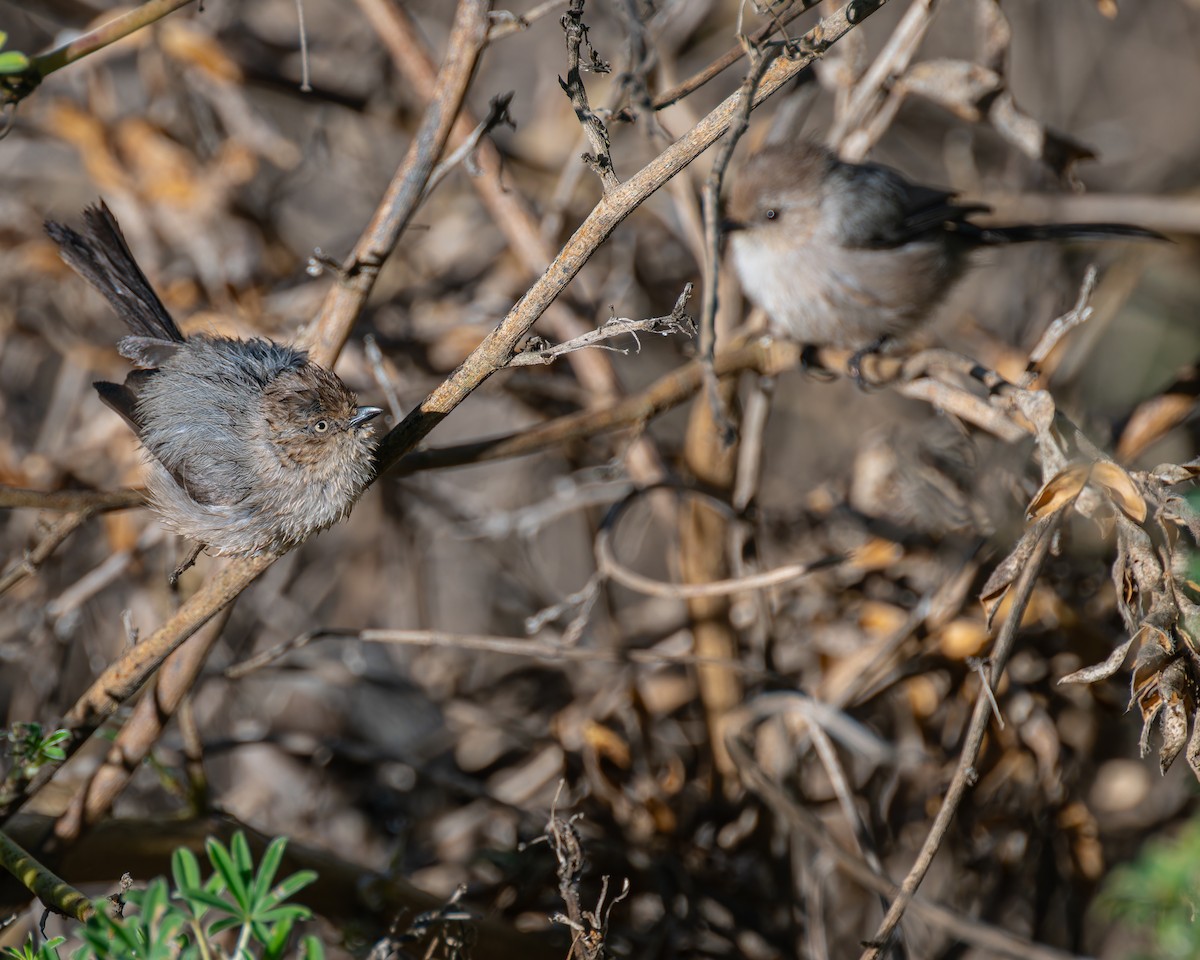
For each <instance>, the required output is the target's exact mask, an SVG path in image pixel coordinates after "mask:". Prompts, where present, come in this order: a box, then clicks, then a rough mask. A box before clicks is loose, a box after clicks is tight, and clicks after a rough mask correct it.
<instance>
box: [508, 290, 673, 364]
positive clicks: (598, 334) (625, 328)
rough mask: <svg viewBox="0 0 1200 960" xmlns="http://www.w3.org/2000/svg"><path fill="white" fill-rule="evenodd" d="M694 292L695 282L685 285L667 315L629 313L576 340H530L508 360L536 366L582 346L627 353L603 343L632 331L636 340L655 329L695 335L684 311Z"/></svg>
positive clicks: (663, 332) (639, 345)
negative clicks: (637, 316)
mask: <svg viewBox="0 0 1200 960" xmlns="http://www.w3.org/2000/svg"><path fill="white" fill-rule="evenodd" d="M691 296H692V285H691V284H690V283H689V284H688V285H687V286H686V287H684V289H683V293H681V294H680V295H679V299H678V300H676V301H675V307H674V308H673V309H672V310H671V312H670V313H668V314H667V315H666V316H665V317H648V318H646V319H644V320H630V319H628V318H627V317H613V318H612V319H611V320H608V321H607V322H606V323H605V324H604V326H602V327H599V328H597V329H596V330H593V331H592V332H591V333H585V334H584V335H583V336H581V337H576V338H575V339H574V340H568V341H567V342H566V343H557V344H552V345H550V346H544V347H543V346H540V345H537V344H536V343H535V344H531V345H529V346H527V347H526V348H525V349H523V350H521V351H520V352H519V353H516V354H513V357H512V359H511V360H509V361H508V366H510V367H525V366H537V365H544V364H549V363H553V362H554V360H555V359H556V358H558V357H561V356H564V355H565V354H568V353H572V352H573V351H575V350H583V349H585V348H587V347H602V348H603V349H605V350H612V351H613V352H615V353H621V354H628V353H629V350H628V349H622V348H620V347H610V346H607V345H605V344H604V341H605V340H612V339H613V338H614V337H620V336H624V335H626V334H630V335H632V336H633V338H634V340H635V341H636V340H637V334H638V333H656V334H658V335H659V336H662V337H667V336H672V335H674V334H683V335H684V336H688V337H690V336H693V335H694V334H695V332H696V328H695V326H694V325H693V323H692V318H691V317H689V316H688V315H687V313H685V312H684V308H685V307H686V306H687V302H688V300H689V299H690V298H691ZM640 351H641V342H640V341H639V342H638V344H637V352H640Z"/></svg>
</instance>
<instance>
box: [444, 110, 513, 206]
mask: <svg viewBox="0 0 1200 960" xmlns="http://www.w3.org/2000/svg"><path fill="white" fill-rule="evenodd" d="M512 99H513V93H512V92H511V91H510V92H508V93H505V94H501V95H499V96H495V97H492V100H491V103H490V104H489V105H488V115H487V116H486V117H484V118H483V120H481V121H480V122H479V123H478V124H476V126H475V129H474V130H472V131H471V135H470V136H469V137H467V138H466V139H464V140H463V141H462V143H460V144H459V145H458V146H457V147H455V148H454V152H453V153H451V154H450V155H449V156H448V157H446V159H445V160H443V161H442V162H441V163H439V164H438V165H437V166H436V167H435V168H434V170H433V173H431V174H430V175H429V183H427V184H426V185H425V196H426V197H427V196H429V195H430V194H431V193H433V191H434V190H435V189H437V185H438V184H439V183H441V182H442V180H443V179H444V178H445V177H446V175H447V174H448V173H450V171H451V170H453V169H454V168H455V167H457V166H458V165H459V164H460V163H462V162H463V161H464V160H466V159H467V157H468V156H470V155H471V151H473V150H474V149H475V148H476V147H478V146H479V141H481V140H482V139H483V138H484V137H486V136H487V135H488V134H489V133H491V132H492V131H493V130H495V129H496V128H497V127H499V126H506V127H511V128H512V129H513V130H516V129H517V125H516V124H515V123H514V122H513V118H512V116H511V115H510V114H509V112H508V107H509V104H511V103H512Z"/></svg>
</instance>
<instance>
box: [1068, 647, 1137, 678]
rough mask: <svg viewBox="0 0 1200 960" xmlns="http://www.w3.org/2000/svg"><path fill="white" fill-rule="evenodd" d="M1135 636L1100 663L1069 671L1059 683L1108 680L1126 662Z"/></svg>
mask: <svg viewBox="0 0 1200 960" xmlns="http://www.w3.org/2000/svg"><path fill="white" fill-rule="evenodd" d="M1133 640H1134V638H1133V637H1130V638H1129V639H1128V640H1126V641H1125V642H1124V643H1122V644H1118V645H1117V647H1116V648H1115V649H1114V650H1113V652H1112V653H1110V654H1109V655H1108V656H1107V657H1105V658H1104V659H1103V660H1102V661H1101V662H1100V663H1094V664H1092V665H1091V666H1090V667H1084V668H1083V669H1081V670H1076V671H1075V672H1074V673H1068V674H1067V675H1066V676H1065V677H1061V678H1060V679H1059V681H1058V682H1059V683H1095V682H1096V681H1097V680H1107V679H1108V678H1109V677H1111V676H1112V675H1113V674H1114V673H1116V672H1117V671H1118V670H1119V669H1121V664H1123V663H1124V662H1125V657H1126V656H1127V655H1128V653H1129V648H1130V647H1131V646H1133Z"/></svg>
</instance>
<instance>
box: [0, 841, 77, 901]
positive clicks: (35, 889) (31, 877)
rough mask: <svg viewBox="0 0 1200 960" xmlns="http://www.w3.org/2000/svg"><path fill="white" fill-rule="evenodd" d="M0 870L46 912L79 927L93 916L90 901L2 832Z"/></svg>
mask: <svg viewBox="0 0 1200 960" xmlns="http://www.w3.org/2000/svg"><path fill="white" fill-rule="evenodd" d="M0 867H3V868H4V869H5V870H7V871H8V872H9V873H11V874H12V875H13V876H14V877H16V878H17V880H19V881H20V882H21V883H22V884H23V885H24V886H25V887H26V888H27V889H28V890H29V892H30V893H32V894H33V895H34V896H35V897H37V898H38V900H40V901H41V902H42V903H43V904H44V905H45V907H46V909H47V910H50V911H52V912H54V913H57V914H59V915H60V916H63V917H71V918H72V919H74V920H78V921H80V922H81V923H82V922H84V921H86V920H87V919H88V917H90V916H91V915H92V913H93V912H94V910H93V907H92V901H91V899H90V898H89V897H87V896H86V895H85V894H83V893H80V892H79V891H78V890H76V889H75V888H74V887H72V886H71V885H70V884H69V883H67V882H66V881H65V880H63V879H62V878H61V877H59V876H56V875H55V874H54V873H53V872H51V871H50V869H49V868H48V867H45V866H43V865H42V864H41V863H39V862H38V861H37V860H35V859H34V858H33V857H32V856H31V855H30V854H29V853H28V852H27V851H26V850H25V848H24V847H22V846H21V845H20V844H18V843H17V842H16V841H15V840H13V838H12V837H10V836H9V835H8V834H7V833H5V832H4V831H2V830H0Z"/></svg>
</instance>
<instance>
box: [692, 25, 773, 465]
mask: <svg viewBox="0 0 1200 960" xmlns="http://www.w3.org/2000/svg"><path fill="white" fill-rule="evenodd" d="M739 39H741V41H742V42H743V43H744V44H746V55H747V57H748V58H749V59H750V68H749V69H748V70H747V71H746V79H745V80H743V81H742V86H741V88H740V89H739V91H738V96H739V97H740V98H741V101H740V106H739V109H738V111H737V112H736V113H735V114H734V116H733V122H732V123H730V125H729V131H728V132H727V133H726V134H725V142H724V143H722V144H721V149H720V150H719V151H718V152H717V156H716V158H715V159H714V160H713V165H712V170H711V171H710V172H709V174H708V177H707V178H705V181H704V189H703V191H702V192H701V209H702V211H703V214H704V300H703V303H702V305H701V307H700V359H701V361H702V362H703V363H704V368H705V371H706V373H707V375H708V376H707V378H706V385H707V388H708V389H707V393H708V401H709V403H710V404H711V406H712V416H713V421H714V423H715V425H716V426H717V428H718V429H719V430H720V431H721V433H722V434H723V435H724V436H723V440H724V443H725V445H726V446H729V445H730V444H731V443H733V439H734V436H735V433H736V427H735V426H734V424H733V422H732V421H731V420H730V418H729V414H728V413H727V412H726V411H725V409H724V404H723V403H722V402H721V398H720V394H719V392H718V391H717V377H716V373H715V372H714V364H715V361H716V351H717V303H718V299H719V296H718V293H719V291H718V286H719V285H718V276H719V274H720V270H721V227H720V219H721V214H720V208H721V184H722V182H723V181H724V179H725V169H726V167H728V166H729V161H730V159H731V158H732V157H733V151H734V150H735V149H736V148H737V144H738V141H739V140H740V139H741V138H742V134H744V133H745V132H746V130H747V129H748V128H749V126H750V111H751V110H752V109H753V108H754V92H755V91H756V90H757V89H758V85H759V83H760V81H761V80H762V77H763V74H764V73H765V71H766V69H767V68H768V67H769V66H770V65H771V60H772V57H771V56H768V55H764V54H763V53H762V51H760V50H757V49H755V48H754V47H752V46H750V42H749V41H748V40H747V39H746V38H745V37H740V38H739Z"/></svg>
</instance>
